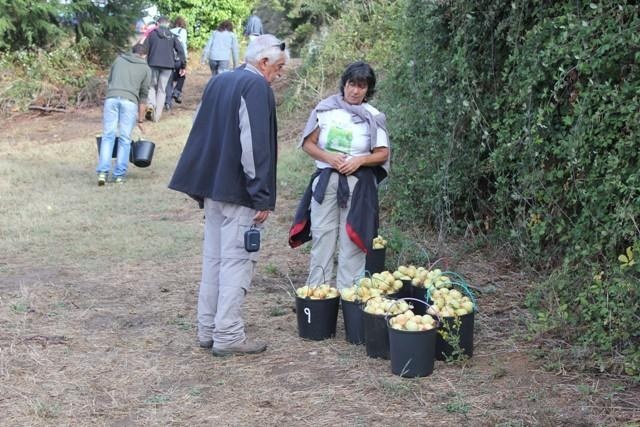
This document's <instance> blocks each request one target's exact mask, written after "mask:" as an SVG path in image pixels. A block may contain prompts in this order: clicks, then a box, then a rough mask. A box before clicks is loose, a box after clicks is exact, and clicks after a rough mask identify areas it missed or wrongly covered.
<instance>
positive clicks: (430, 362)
mask: <svg viewBox="0 0 640 427" xmlns="http://www.w3.org/2000/svg"><path fill="white" fill-rule="evenodd" d="M400 301H411V302H413V303H414V305H415V306H417V305H424V306H426V307H429V306H428V304H427V303H426V302H424V301H422V300H418V299H415V298H404V299H400V300H398V302H400ZM388 326H389V354H390V356H391V372H392V373H393V374H396V375H400V376H401V377H407V378H413V377H426V376H427V375H431V373H432V372H433V366H434V364H435V357H436V337H437V328H438V321H437V320H436V318H434V317H432V316H431V315H429V314H424V315H419V314H415V313H414V312H413V311H412V310H407V311H405V312H404V313H401V314H398V315H396V316H393V317H391V318H389V319H388Z"/></svg>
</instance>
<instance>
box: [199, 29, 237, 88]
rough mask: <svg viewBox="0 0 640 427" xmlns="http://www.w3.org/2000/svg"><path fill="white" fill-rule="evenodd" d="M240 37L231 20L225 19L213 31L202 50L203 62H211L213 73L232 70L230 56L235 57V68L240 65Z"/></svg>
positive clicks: (210, 66)
mask: <svg viewBox="0 0 640 427" xmlns="http://www.w3.org/2000/svg"><path fill="white" fill-rule="evenodd" d="M238 51H239V49H238V38H237V37H236V35H235V33H234V32H233V24H232V23H231V21H228V20H225V21H222V22H221V23H220V25H218V28H217V29H216V30H214V31H213V32H212V33H211V37H209V41H208V42H207V45H206V46H205V48H204V51H203V52H202V61H201V62H202V63H203V64H204V63H205V62H208V63H209V68H211V75H213V76H216V75H218V74H220V73H222V72H225V71H230V70H231V69H232V68H231V67H229V63H230V61H229V58H231V59H233V68H235V67H237V66H238V63H239V60H238Z"/></svg>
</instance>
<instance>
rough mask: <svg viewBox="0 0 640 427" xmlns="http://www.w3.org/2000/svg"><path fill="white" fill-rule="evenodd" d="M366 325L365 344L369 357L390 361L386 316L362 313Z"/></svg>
mask: <svg viewBox="0 0 640 427" xmlns="http://www.w3.org/2000/svg"><path fill="white" fill-rule="evenodd" d="M362 320H363V323H364V344H365V348H366V350H367V356H369V357H373V358H379V359H389V332H388V331H387V320H386V319H385V316H384V315H376V314H370V313H367V312H366V311H364V310H363V311H362Z"/></svg>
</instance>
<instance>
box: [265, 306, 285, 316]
mask: <svg viewBox="0 0 640 427" xmlns="http://www.w3.org/2000/svg"><path fill="white" fill-rule="evenodd" d="M285 314H287V310H285V309H284V308H282V307H280V306H278V307H272V308H271V311H269V316H271V317H279V316H284V315H285Z"/></svg>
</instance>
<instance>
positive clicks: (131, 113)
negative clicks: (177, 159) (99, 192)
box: [96, 44, 151, 186]
mask: <svg viewBox="0 0 640 427" xmlns="http://www.w3.org/2000/svg"><path fill="white" fill-rule="evenodd" d="M146 55H147V48H146V46H145V45H142V44H136V45H135V46H133V49H132V50H131V53H125V54H122V55H120V56H118V58H116V60H115V62H114V63H113V65H112V66H111V72H110V73H109V84H108V87H107V96H106V99H105V101H104V113H103V118H102V123H103V133H102V141H101V143H100V154H99V160H98V167H97V168H96V172H97V173H98V185H99V186H103V185H105V183H106V182H107V177H108V175H109V172H110V170H111V158H112V153H113V145H114V144H115V141H116V132H118V133H119V135H118V154H117V158H116V165H115V168H114V171H113V180H114V182H116V183H119V184H122V183H124V179H125V175H126V174H127V168H128V166H129V151H130V150H131V131H132V130H133V127H134V126H135V124H136V121H137V123H138V127H139V128H140V131H141V132H142V131H143V129H142V118H143V114H144V109H145V103H144V100H145V99H147V94H148V92H149V85H150V83H151V70H150V69H149V66H148V65H147V61H146V60H145V56H146Z"/></svg>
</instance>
